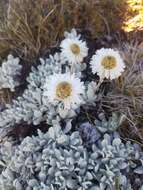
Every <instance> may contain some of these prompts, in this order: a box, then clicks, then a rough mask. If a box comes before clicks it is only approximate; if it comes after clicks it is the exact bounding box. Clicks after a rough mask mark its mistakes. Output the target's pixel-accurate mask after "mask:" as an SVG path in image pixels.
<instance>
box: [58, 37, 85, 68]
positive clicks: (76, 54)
mask: <svg viewBox="0 0 143 190" xmlns="http://www.w3.org/2000/svg"><path fill="white" fill-rule="evenodd" d="M60 47H61V51H62V52H61V55H62V56H63V57H64V59H65V60H66V61H68V62H69V63H72V64H75V63H81V62H82V61H83V59H84V58H85V57H86V56H87V54H88V48H87V45H86V42H85V41H82V40H80V39H78V38H73V39H72V38H65V39H64V40H63V41H62V42H61V45H60Z"/></svg>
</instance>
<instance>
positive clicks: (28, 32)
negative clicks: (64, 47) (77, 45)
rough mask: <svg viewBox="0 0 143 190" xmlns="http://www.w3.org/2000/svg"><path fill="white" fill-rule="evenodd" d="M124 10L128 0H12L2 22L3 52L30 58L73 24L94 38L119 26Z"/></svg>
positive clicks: (54, 42)
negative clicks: (11, 52) (12, 52)
mask: <svg viewBox="0 0 143 190" xmlns="http://www.w3.org/2000/svg"><path fill="white" fill-rule="evenodd" d="M2 1H3V0H2ZM125 12H126V0H122V1H120V0H106V1H105V0H88V1H87V0H76V1H75V0H10V3H9V4H8V10H7V16H6V17H5V19H4V21H2V22H1V26H0V55H5V54H6V53H7V52H9V51H14V52H16V54H18V55H19V56H21V57H23V58H25V59H28V61H31V60H33V59H34V58H36V57H38V56H39V55H41V54H44V53H45V52H47V51H48V48H49V47H55V46H56V45H57V43H58V41H59V39H61V38H62V37H63V33H64V31H65V30H70V29H71V28H73V27H75V28H79V29H81V30H84V31H85V30H88V31H89V32H90V33H91V36H92V37H93V38H95V37H99V36H101V35H103V34H104V35H105V34H107V33H110V32H111V31H116V30H120V29H121V26H122V23H123V17H124V14H125Z"/></svg>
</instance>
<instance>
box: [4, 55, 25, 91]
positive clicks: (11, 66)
mask: <svg viewBox="0 0 143 190" xmlns="http://www.w3.org/2000/svg"><path fill="white" fill-rule="evenodd" d="M19 62H20V60H19V58H14V57H13V56H12V55H8V57H7V60H6V61H3V63H2V66H1V67H0V90H1V89H3V88H9V89H10V90H11V91H14V90H15V87H17V86H19V81H18V76H20V72H21V69H22V66H21V65H20V64H19Z"/></svg>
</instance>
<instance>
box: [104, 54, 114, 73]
mask: <svg viewBox="0 0 143 190" xmlns="http://www.w3.org/2000/svg"><path fill="white" fill-rule="evenodd" d="M101 64H102V66H103V67H104V68H105V69H107V70H110V69H114V68H115V67H116V65H117V62H116V59H115V57H113V56H106V57H104V59H103V60H102V62H101Z"/></svg>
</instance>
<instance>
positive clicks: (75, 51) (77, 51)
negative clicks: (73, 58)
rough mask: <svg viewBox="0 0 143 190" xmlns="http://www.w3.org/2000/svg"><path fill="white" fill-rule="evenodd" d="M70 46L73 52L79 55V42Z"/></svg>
mask: <svg viewBox="0 0 143 190" xmlns="http://www.w3.org/2000/svg"><path fill="white" fill-rule="evenodd" d="M70 48H71V51H72V53H73V54H75V55H78V54H79V53H80V47H79V46H78V45H77V44H72V45H71V46H70Z"/></svg>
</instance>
